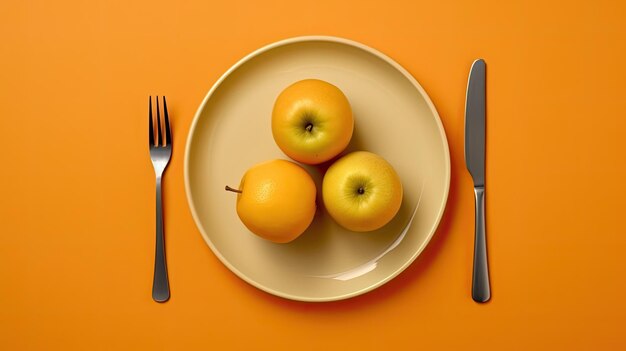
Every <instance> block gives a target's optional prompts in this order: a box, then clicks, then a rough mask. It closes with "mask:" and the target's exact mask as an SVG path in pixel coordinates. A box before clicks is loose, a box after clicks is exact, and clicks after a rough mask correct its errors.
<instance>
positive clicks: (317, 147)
mask: <svg viewBox="0 0 626 351" xmlns="http://www.w3.org/2000/svg"><path fill="white" fill-rule="evenodd" d="M353 130H354V119H353V117H352V108H351V107H350V103H349V102H348V99H347V98H346V96H345V95H344V94H343V92H342V91H341V90H339V88H337V87H336V86H334V85H332V84H330V83H328V82H325V81H322V80H319V79H305V80H301V81H298V82H296V83H293V84H292V85H290V86H288V87H287V88H285V90H283V91H282V92H281V93H280V95H279V96H278V98H276V102H275V103H274V108H273V111H272V135H273V137H274V140H275V141H276V144H277V145H278V147H279V148H280V149H281V150H282V151H283V152H284V153H285V154H286V155H287V156H289V157H291V158H292V159H294V160H296V161H299V162H302V163H306V164H310V165H314V164H319V163H322V162H325V161H328V160H330V159H332V158H333V157H335V156H337V155H338V154H339V153H340V152H342V151H343V150H344V149H345V148H346V146H348V143H349V142H350V139H351V138H352V132H353Z"/></svg>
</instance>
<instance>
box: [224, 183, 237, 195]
mask: <svg viewBox="0 0 626 351" xmlns="http://www.w3.org/2000/svg"><path fill="white" fill-rule="evenodd" d="M224 189H226V190H228V191H232V192H233V193H238V194H241V190H239V189H235V188H231V187H229V186H228V185H227V186H226V187H225V188H224Z"/></svg>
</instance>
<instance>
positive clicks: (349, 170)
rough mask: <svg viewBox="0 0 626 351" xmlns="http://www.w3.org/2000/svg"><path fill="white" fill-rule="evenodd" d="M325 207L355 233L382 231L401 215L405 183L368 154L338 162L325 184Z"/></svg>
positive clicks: (350, 155)
mask: <svg viewBox="0 0 626 351" xmlns="http://www.w3.org/2000/svg"><path fill="white" fill-rule="evenodd" d="M322 196H323V200H324V205H325V206H326V210H327V211H328V213H329V214H330V216H331V217H332V218H333V219H334V220H335V221H336V222H337V223H339V224H340V225H341V226H342V227H344V228H346V229H348V230H352V231H355V232H367V231H372V230H376V229H378V228H381V227H382V226H384V225H385V224H387V223H389V222H390V221H391V220H392V219H393V217H395V215H396V214H397V213H398V210H399V209H400V204H401V203H402V183H401V182H400V177H399V176H398V174H397V173H396V171H395V170H394V169H393V167H392V166H391V165H390V164H389V162H387V161H386V160H385V159H383V158H382V157H380V156H378V155H376V154H374V153H371V152H367V151H356V152H352V153H349V154H347V155H345V156H343V157H342V158H340V159H339V160H337V161H335V162H334V163H333V164H332V165H331V166H330V168H328V171H326V174H325V175H324V180H323V183H322Z"/></svg>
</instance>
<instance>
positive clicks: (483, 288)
mask: <svg viewBox="0 0 626 351" xmlns="http://www.w3.org/2000/svg"><path fill="white" fill-rule="evenodd" d="M465 164H466V166H467V170H468V171H469V173H470V174H471V175H472V179H473V180H474V197H475V200H476V201H475V202H476V232H475V236H474V268H473V275H472V299H474V301H476V302H487V301H489V298H490V297H491V290H490V288H489V266H488V263H487V241H486V238H485V60H483V59H478V60H476V61H474V63H473V64H472V68H471V70H470V75H469V79H468V81H467V97H466V100H465Z"/></svg>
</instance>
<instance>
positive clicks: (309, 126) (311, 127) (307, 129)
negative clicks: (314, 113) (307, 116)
mask: <svg viewBox="0 0 626 351" xmlns="http://www.w3.org/2000/svg"><path fill="white" fill-rule="evenodd" d="M304 129H306V131H307V132H310V131H312V130H313V124H312V123H309V124H307V125H306V127H304Z"/></svg>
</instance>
